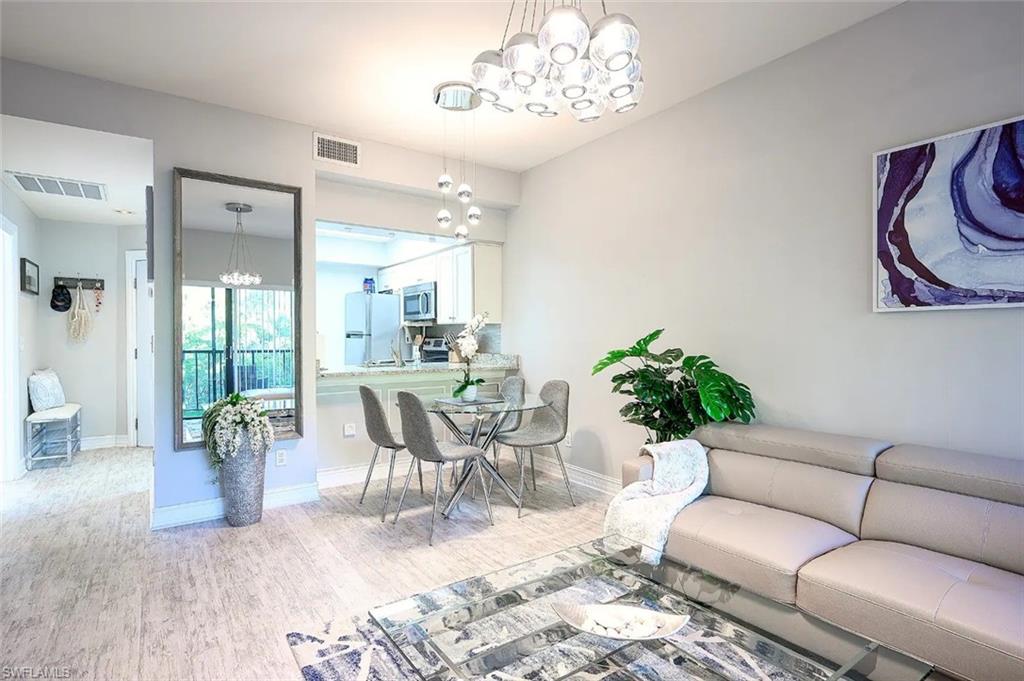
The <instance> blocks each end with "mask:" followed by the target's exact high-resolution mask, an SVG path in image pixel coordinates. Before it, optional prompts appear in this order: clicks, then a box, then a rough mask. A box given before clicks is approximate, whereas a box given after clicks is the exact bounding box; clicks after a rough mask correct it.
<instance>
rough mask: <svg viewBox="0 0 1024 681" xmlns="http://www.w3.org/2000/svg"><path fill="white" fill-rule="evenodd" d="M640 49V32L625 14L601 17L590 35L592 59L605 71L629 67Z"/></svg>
mask: <svg viewBox="0 0 1024 681" xmlns="http://www.w3.org/2000/svg"><path fill="white" fill-rule="evenodd" d="M639 48H640V31H639V30H637V27H636V24H635V23H633V20H632V19H630V18H629V17H627V16H626V15H625V14H609V15H607V16H604V17H601V18H600V19H599V20H598V21H597V22H596V23H595V24H594V30H593V31H592V32H591V33H590V59H591V60H592V61H593V62H594V63H595V64H596V65H597V66H598V68H602V69H604V70H605V71H611V72H613V73H614V72H616V71H621V70H622V69H624V68H626V67H627V66H629V64H630V63H631V62H632V61H633V59H634V58H635V57H636V54H637V50H638V49H639Z"/></svg>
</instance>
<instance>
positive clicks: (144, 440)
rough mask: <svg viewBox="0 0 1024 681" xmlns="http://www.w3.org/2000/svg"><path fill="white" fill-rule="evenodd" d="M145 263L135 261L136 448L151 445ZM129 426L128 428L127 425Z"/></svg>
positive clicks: (149, 287)
mask: <svg viewBox="0 0 1024 681" xmlns="http://www.w3.org/2000/svg"><path fill="white" fill-rule="evenodd" d="M146 276H147V274H146V261H145V260H136V261H135V346H136V349H137V351H138V355H137V359H136V361H135V409H136V415H137V418H138V429H137V431H136V434H137V443H138V446H139V447H152V446H153V392H154V391H153V284H151V283H149V282H148V281H147V280H146ZM129 427H130V425H129Z"/></svg>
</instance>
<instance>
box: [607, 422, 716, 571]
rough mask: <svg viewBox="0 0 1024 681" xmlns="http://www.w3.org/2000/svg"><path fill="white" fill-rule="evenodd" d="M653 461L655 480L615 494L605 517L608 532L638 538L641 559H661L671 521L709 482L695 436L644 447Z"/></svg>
mask: <svg viewBox="0 0 1024 681" xmlns="http://www.w3.org/2000/svg"><path fill="white" fill-rule="evenodd" d="M644 454H647V455H649V456H650V457H652V458H653V459H654V472H653V473H652V475H651V479H650V480H640V481H638V482H634V483H633V484H631V485H627V486H626V487H624V488H623V489H622V491H621V492H619V493H618V494H616V495H615V497H614V498H612V501H611V504H609V505H608V513H607V514H606V515H605V517H604V531H605V534H606V535H610V534H619V535H622V536H624V537H628V538H629V539H632V540H634V541H637V542H639V543H640V544H641V545H642V546H643V547H644V549H643V551H642V552H641V558H642V559H643V560H644V561H645V562H647V563H650V564H651V565H657V564H658V563H660V562H661V556H662V553H663V552H664V550H665V542H666V541H668V529H669V526H670V525H672V521H673V520H675V517H676V516H677V515H678V514H679V512H680V511H681V510H683V508H685V507H686V505H687V504H689V503H690V502H692V501H693V500H695V499H696V498H697V497H699V496H700V495H701V494H702V493H703V492H704V488H705V487H707V484H708V457H707V453H706V452H705V450H704V446H703V445H702V444H701V443H699V442H697V441H696V440H676V441H673V442H659V443H658V444H653V445H645V446H644V447H642V448H641V449H640V455H641V456H642V455H644Z"/></svg>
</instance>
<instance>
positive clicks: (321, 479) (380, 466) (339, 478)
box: [316, 452, 412, 489]
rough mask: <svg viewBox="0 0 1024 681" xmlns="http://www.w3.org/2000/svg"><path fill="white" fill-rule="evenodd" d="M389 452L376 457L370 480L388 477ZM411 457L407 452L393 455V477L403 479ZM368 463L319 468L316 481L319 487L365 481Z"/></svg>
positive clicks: (324, 487) (339, 485) (325, 487)
mask: <svg viewBox="0 0 1024 681" xmlns="http://www.w3.org/2000/svg"><path fill="white" fill-rule="evenodd" d="M390 456H391V455H390V453H387V454H385V453H384V452H381V455H380V456H379V457H377V465H375V466H374V467H373V475H371V476H370V479H371V480H384V479H385V478H387V477H388V462H389V461H390ZM411 458H412V457H411V456H409V455H408V454H402V455H399V456H397V457H395V476H394V477H395V479H396V480H398V479H405V475H406V473H408V472H409V461H410V459H411ZM369 465H370V462H369V461H367V462H366V463H359V464H355V465H352V466H335V467H334V468H321V469H320V470H318V471H317V472H316V482H317V485H319V486H320V489H327V488H329V487H341V486H342V485H353V484H355V483H357V482H358V483H361V482H365V481H366V467H367V466H369Z"/></svg>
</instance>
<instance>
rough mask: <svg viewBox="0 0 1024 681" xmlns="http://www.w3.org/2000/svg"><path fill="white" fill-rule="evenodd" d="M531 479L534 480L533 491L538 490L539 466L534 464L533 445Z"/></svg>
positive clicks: (531, 449)
mask: <svg viewBox="0 0 1024 681" xmlns="http://www.w3.org/2000/svg"><path fill="white" fill-rule="evenodd" d="M530 479H531V480H533V491H534V492H536V491H537V467H536V466H534V465H533V447H530Z"/></svg>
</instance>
